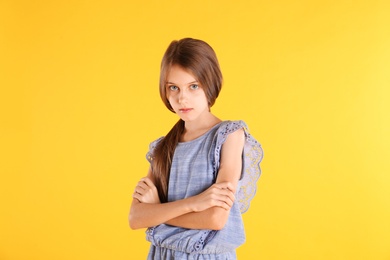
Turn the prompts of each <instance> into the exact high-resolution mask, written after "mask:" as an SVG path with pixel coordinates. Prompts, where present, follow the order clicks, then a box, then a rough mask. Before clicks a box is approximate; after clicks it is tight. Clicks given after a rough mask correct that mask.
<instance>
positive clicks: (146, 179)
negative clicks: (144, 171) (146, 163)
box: [143, 177, 155, 188]
mask: <svg viewBox="0 0 390 260" xmlns="http://www.w3.org/2000/svg"><path fill="white" fill-rule="evenodd" d="M143 181H144V183H145V184H146V185H147V186H149V188H152V187H155V185H154V183H153V182H152V180H151V179H149V178H148V177H145V178H143Z"/></svg>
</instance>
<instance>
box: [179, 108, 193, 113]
mask: <svg viewBox="0 0 390 260" xmlns="http://www.w3.org/2000/svg"><path fill="white" fill-rule="evenodd" d="M191 110H192V108H181V109H179V112H181V113H187V112H190V111H191Z"/></svg>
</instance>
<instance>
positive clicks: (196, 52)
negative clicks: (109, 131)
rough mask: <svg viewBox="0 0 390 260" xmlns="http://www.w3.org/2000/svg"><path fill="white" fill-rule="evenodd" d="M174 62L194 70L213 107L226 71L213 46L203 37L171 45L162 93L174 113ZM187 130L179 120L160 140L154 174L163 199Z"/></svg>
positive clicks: (163, 64) (162, 74)
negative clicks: (169, 92) (171, 81)
mask: <svg viewBox="0 0 390 260" xmlns="http://www.w3.org/2000/svg"><path fill="white" fill-rule="evenodd" d="M173 65H178V66H180V67H182V68H183V69H185V70H188V71H190V72H191V73H192V74H193V75H194V77H195V78H196V80H197V81H198V82H199V83H200V86H201V87H202V89H203V90H204V92H205V94H206V97H207V101H208V104H209V107H211V106H213V105H214V103H215V100H216V99H217V97H218V95H219V92H220V91H221V88H222V73H221V69H220V67H219V63H218V59H217V56H216V55H215V52H214V50H213V48H211V46H210V45H208V44H207V43H206V42H204V41H202V40H197V39H192V38H184V39H181V40H179V41H173V42H171V44H170V45H169V46H168V49H167V50H166V52H165V54H164V56H163V59H162V62H161V72H160V96H161V99H162V101H163V103H164V104H165V106H166V107H167V108H168V109H169V110H170V111H172V112H174V110H173V108H172V107H171V105H170V104H169V101H168V97H167V91H166V90H167V87H166V82H167V77H168V75H169V71H170V69H171V67H172V66H173ZM183 132H184V121H183V120H181V119H180V120H179V121H178V122H177V123H176V124H175V125H174V126H173V127H172V129H171V130H170V131H169V133H168V134H167V135H166V136H165V137H164V138H163V139H162V140H161V141H160V142H159V143H158V145H157V146H156V148H155V150H154V152H153V160H152V174H153V179H154V183H155V185H156V187H157V190H158V194H159V197H160V201H161V202H167V200H168V180H169V173H170V169H171V164H172V159H173V153H174V152H175V148H176V146H177V144H178V142H179V141H180V137H181V136H182V134H183Z"/></svg>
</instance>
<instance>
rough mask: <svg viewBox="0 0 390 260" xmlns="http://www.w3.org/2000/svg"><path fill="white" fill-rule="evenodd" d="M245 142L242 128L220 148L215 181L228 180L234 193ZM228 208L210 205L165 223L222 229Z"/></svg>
mask: <svg viewBox="0 0 390 260" xmlns="http://www.w3.org/2000/svg"><path fill="white" fill-rule="evenodd" d="M244 144H245V135H244V130H243V129H240V130H237V131H235V132H233V133H231V134H230V135H229V136H228V137H227V139H226V141H225V143H224V144H223V145H222V150H221V163H220V168H219V171H218V177H217V180H216V183H217V184H219V183H223V182H228V183H230V184H231V190H232V191H233V193H235V191H236V188H237V183H238V180H239V179H240V176H241V170H242V151H243V148H244ZM229 213H230V207H229V209H228V210H226V209H224V208H220V207H211V208H208V209H206V210H204V211H201V212H191V213H187V214H184V215H180V216H178V217H176V218H173V219H170V220H169V221H167V222H166V224H169V225H173V226H179V227H184V228H190V229H213V230H220V229H222V228H223V227H224V226H225V224H226V222H227V219H228V217H229Z"/></svg>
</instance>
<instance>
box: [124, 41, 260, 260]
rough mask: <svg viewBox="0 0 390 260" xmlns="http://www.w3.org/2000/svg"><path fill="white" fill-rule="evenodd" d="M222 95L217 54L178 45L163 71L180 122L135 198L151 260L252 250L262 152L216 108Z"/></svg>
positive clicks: (134, 217) (159, 147)
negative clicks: (246, 217)
mask: <svg viewBox="0 0 390 260" xmlns="http://www.w3.org/2000/svg"><path fill="white" fill-rule="evenodd" d="M221 87H222V74H221V71H220V68H219V64H218V60H217V57H216V55H215V53H214V51H213V49H212V48H211V47H210V46H209V45H208V44H207V43H206V42H204V41H201V40H196V39H191V38H185V39H182V40H179V41H173V42H172V43H171V44H170V45H169V47H168V49H167V51H166V52H165V54H164V57H163V60H162V64H161V75H160V95H161V99H162V101H163V102H164V104H165V106H166V107H167V108H168V109H169V110H171V111H172V112H174V113H176V114H177V115H178V116H179V117H180V119H179V121H178V122H177V123H176V124H175V125H174V126H173V128H172V129H171V130H170V132H169V133H168V134H167V135H166V136H165V137H161V138H159V139H157V140H156V141H154V142H152V143H151V144H150V147H149V152H148V153H147V159H148V161H149V162H150V169H149V172H148V175H147V176H146V177H144V178H142V179H141V180H140V181H139V182H138V184H137V186H136V188H135V192H134V194H133V202H132V204H131V209H130V214H129V222H130V227H131V228H132V229H138V228H147V231H146V237H147V240H148V241H150V242H151V247H150V251H149V255H148V259H236V253H235V250H236V248H237V247H238V246H240V245H241V244H243V243H244V241H245V233H244V226H243V222H242V218H241V213H243V212H245V211H246V210H247V209H248V207H249V202H250V200H251V199H252V198H253V196H254V194H255V191H256V181H257V179H258V177H259V176H260V167H259V163H260V161H261V159H262V157H263V151H262V149H261V146H260V144H259V143H258V142H257V141H256V140H255V139H254V138H253V137H252V136H251V135H250V134H249V132H248V129H247V126H246V124H245V123H244V122H243V121H221V120H220V119H219V118H218V117H216V116H215V115H213V114H212V113H211V111H210V108H211V107H212V105H213V104H214V102H215V100H216V98H217V97H218V94H219V92H220V90H221Z"/></svg>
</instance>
